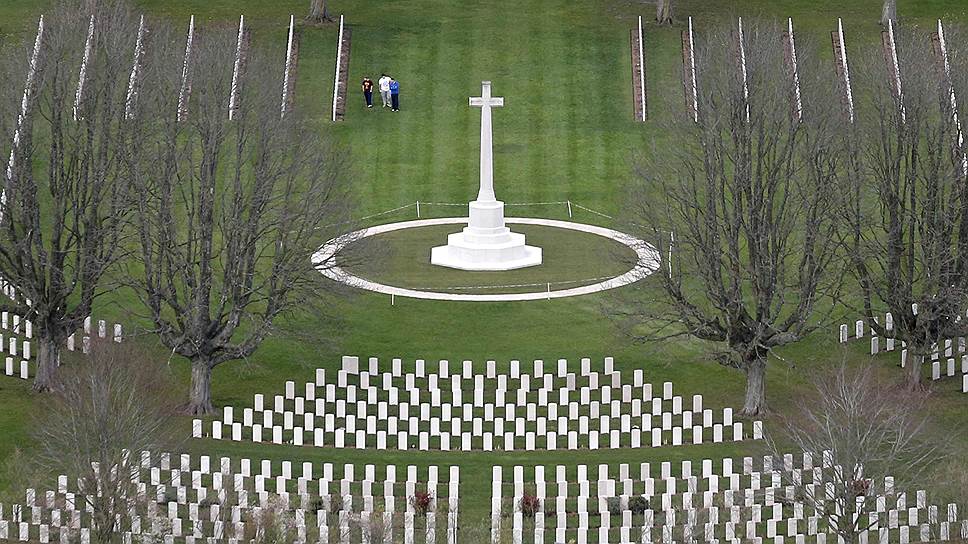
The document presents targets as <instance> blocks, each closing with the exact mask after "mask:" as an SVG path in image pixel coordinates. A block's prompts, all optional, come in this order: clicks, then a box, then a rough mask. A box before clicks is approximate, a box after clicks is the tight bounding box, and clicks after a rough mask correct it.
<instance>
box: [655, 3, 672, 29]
mask: <svg viewBox="0 0 968 544" xmlns="http://www.w3.org/2000/svg"><path fill="white" fill-rule="evenodd" d="M655 22H657V23H659V24H660V25H671V24H672V0H657V1H656V3H655Z"/></svg>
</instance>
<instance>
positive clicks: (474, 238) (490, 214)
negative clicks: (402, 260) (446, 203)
mask: <svg viewBox="0 0 968 544" xmlns="http://www.w3.org/2000/svg"><path fill="white" fill-rule="evenodd" d="M468 208H469V210H470V221H469V222H468V226H467V227H466V228H464V230H463V231H461V232H455V233H453V234H451V235H449V236H447V245H446V246H438V247H435V248H433V250H432V251H431V256H430V262H431V263H432V264H436V265H439V266H446V267H449V268H457V269H460V270H514V269H516V268H525V267H528V266H535V265H539V264H541V248H538V247H533V246H529V245H525V240H524V235H523V234H520V233H517V232H511V229H509V228H507V227H506V226H504V203H503V202H501V201H498V200H495V201H492V202H481V201H478V200H475V201H474V202H471V203H470V204H469V205H468Z"/></svg>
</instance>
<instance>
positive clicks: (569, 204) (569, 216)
mask: <svg viewBox="0 0 968 544" xmlns="http://www.w3.org/2000/svg"><path fill="white" fill-rule="evenodd" d="M639 19H641V17H639ZM572 217H573V216H572V214H571V201H570V200H569V201H568V219H572Z"/></svg>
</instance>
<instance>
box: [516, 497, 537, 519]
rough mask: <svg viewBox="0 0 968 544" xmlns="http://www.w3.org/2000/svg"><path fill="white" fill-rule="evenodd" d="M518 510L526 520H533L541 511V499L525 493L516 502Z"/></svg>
mask: <svg viewBox="0 0 968 544" xmlns="http://www.w3.org/2000/svg"><path fill="white" fill-rule="evenodd" d="M518 509H519V510H521V514H523V515H524V517H526V518H533V517H534V516H535V515H537V513H538V512H540V511H541V499H539V498H538V497H537V495H532V494H531V493H525V494H524V496H522V497H521V500H520V501H518Z"/></svg>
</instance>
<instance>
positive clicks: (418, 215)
mask: <svg viewBox="0 0 968 544" xmlns="http://www.w3.org/2000/svg"><path fill="white" fill-rule="evenodd" d="M417 219H420V201H419V200H418V201H417Z"/></svg>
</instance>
